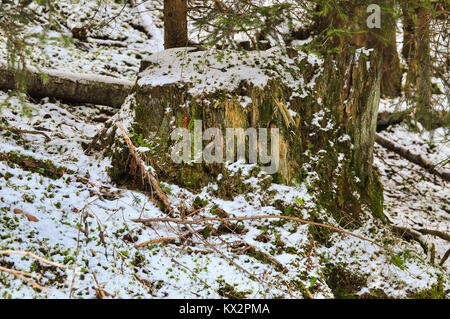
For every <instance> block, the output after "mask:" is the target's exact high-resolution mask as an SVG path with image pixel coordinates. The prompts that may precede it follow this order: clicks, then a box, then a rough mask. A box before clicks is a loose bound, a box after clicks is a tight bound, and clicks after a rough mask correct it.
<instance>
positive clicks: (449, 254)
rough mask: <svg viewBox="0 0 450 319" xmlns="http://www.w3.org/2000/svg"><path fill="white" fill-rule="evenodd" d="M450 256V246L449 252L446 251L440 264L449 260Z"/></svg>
mask: <svg viewBox="0 0 450 319" xmlns="http://www.w3.org/2000/svg"><path fill="white" fill-rule="evenodd" d="M449 256H450V248H449V249H447V252H446V253H445V255H444V257H442V259H441V262H440V263H439V265H440V266H442V265H444V263H445V262H446V261H447V259H448V257H449Z"/></svg>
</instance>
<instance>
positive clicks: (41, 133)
mask: <svg viewBox="0 0 450 319" xmlns="http://www.w3.org/2000/svg"><path fill="white" fill-rule="evenodd" d="M0 129H1V130H8V131H11V132H13V133H15V134H17V135H21V134H33V135H42V136H44V137H45V141H46V142H49V141H51V138H50V136H48V135H47V134H45V133H44V132H40V131H31V130H20V129H18V128H14V127H0Z"/></svg>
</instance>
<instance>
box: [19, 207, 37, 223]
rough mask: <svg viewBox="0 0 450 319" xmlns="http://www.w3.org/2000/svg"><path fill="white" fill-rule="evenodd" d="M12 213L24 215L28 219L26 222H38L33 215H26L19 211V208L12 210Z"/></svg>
mask: <svg viewBox="0 0 450 319" xmlns="http://www.w3.org/2000/svg"><path fill="white" fill-rule="evenodd" d="M13 212H14V214H19V215H24V216H25V217H26V218H27V219H28V221H30V222H35V223H37V222H38V221H39V219H37V218H36V217H34V216H33V215H31V214H28V213H26V212H24V211H23V210H21V209H19V208H14V210H13Z"/></svg>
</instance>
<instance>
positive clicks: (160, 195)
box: [118, 124, 171, 210]
mask: <svg viewBox="0 0 450 319" xmlns="http://www.w3.org/2000/svg"><path fill="white" fill-rule="evenodd" d="M118 127H119V129H120V130H121V131H122V134H123V137H124V139H125V142H126V143H127V146H128V149H129V150H130V153H131V156H133V158H134V160H135V161H136V163H137V165H138V167H139V169H140V171H141V173H142V174H145V175H146V177H147V181H148V183H149V184H150V185H151V186H152V187H153V189H154V190H155V192H156V195H157V197H158V198H159V199H160V200H161V202H162V203H163V205H164V208H165V209H166V210H170V206H171V205H170V202H169V199H168V198H167V195H166V193H164V191H163V190H162V189H161V187H160V186H159V181H158V179H157V178H156V177H155V176H153V174H152V173H151V172H149V171H148V170H147V169H146V167H145V163H144V161H143V160H142V159H141V158H140V156H139V154H138V152H137V150H136V147H135V146H134V145H133V142H131V140H130V137H129V136H128V134H127V132H125V129H124V128H123V126H122V125H121V124H118Z"/></svg>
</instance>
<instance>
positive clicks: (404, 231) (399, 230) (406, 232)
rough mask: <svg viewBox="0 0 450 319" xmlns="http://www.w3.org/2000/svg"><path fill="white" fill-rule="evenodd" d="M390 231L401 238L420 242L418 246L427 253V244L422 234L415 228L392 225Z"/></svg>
mask: <svg viewBox="0 0 450 319" xmlns="http://www.w3.org/2000/svg"><path fill="white" fill-rule="evenodd" d="M392 231H393V232H394V233H395V234H396V235H398V236H400V237H401V238H403V239H405V240H415V241H417V242H418V243H419V244H420V246H421V247H422V249H423V251H424V252H425V254H427V253H428V250H429V247H428V244H427V243H426V241H425V239H424V238H423V237H422V234H421V233H419V232H418V231H417V230H414V229H410V228H406V227H401V226H395V225H392Z"/></svg>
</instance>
